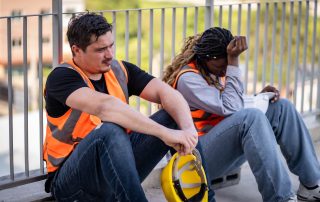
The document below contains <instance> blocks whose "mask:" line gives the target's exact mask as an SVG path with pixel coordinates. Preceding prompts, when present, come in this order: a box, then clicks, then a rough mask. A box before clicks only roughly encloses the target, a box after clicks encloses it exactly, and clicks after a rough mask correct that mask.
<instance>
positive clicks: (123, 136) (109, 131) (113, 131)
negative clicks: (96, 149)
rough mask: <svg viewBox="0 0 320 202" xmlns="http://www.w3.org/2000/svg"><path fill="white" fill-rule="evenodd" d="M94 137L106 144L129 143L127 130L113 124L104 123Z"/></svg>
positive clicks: (96, 130)
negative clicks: (110, 142)
mask: <svg viewBox="0 0 320 202" xmlns="http://www.w3.org/2000/svg"><path fill="white" fill-rule="evenodd" d="M94 136H95V137H94V138H95V139H101V140H103V141H104V142H109V141H112V142H118V141H129V137H128V134H127V132H126V130H125V129H124V128H122V127H121V126H119V125H117V124H115V123H111V122H104V123H102V125H101V126H100V127H99V128H97V129H95V131H94Z"/></svg>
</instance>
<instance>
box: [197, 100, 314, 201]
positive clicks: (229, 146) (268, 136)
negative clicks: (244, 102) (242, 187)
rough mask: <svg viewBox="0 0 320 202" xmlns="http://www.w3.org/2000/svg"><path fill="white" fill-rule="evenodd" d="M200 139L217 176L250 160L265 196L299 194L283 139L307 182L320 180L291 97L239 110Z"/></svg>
mask: <svg viewBox="0 0 320 202" xmlns="http://www.w3.org/2000/svg"><path fill="white" fill-rule="evenodd" d="M199 141H200V142H201V145H202V150H203V153H204V158H205V161H206V163H207V167H208V173H209V175H210V177H211V179H215V178H218V177H220V176H223V175H225V174H227V173H228V172H230V171H232V170H234V169H236V168H237V167H239V166H240V165H241V164H243V163H244V162H245V161H246V160H248V163H249V165H250V168H251V170H252V172H253V174H254V176H255V178H256V181H257V184H258V189H259V191H260V193H261V195H262V198H263V201H268V202H277V201H286V200H287V199H288V198H289V197H290V196H293V195H294V192H293V190H292V186H291V181H290V177H289V175H288V173H287V171H286V168H285V166H284V164H283V162H282V160H281V157H280V154H279V152H278V148H277V144H279V146H280V149H281V152H282V154H283V156H284V157H285V159H286V161H287V164H288V167H289V169H290V171H291V172H292V173H294V174H296V175H297V176H299V180H300V182H301V183H303V184H304V185H307V186H308V185H310V186H311V185H316V184H317V182H318V181H319V179H320V166H319V162H318V160H317V157H316V154H315V151H314V148H313V144H312V141H311V138H310V134H309V132H308V130H307V128H306V126H305V124H304V123H303V120H302V118H301V116H300V115H299V113H298V112H297V111H296V109H295V107H294V106H293V105H292V104H291V103H290V102H289V101H288V100H285V99H281V100H279V101H277V102H275V103H270V105H269V108H268V111H267V112H266V114H263V113H262V112H261V111H259V110H257V109H243V110H241V111H239V112H236V113H234V114H233V115H231V116H229V117H227V118H225V119H224V120H223V121H222V122H221V123H219V124H218V125H216V126H215V127H214V128H212V129H211V131H210V132H209V133H208V134H206V135H204V136H201V137H200V140H199Z"/></svg>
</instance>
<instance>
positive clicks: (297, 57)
mask: <svg viewBox="0 0 320 202" xmlns="http://www.w3.org/2000/svg"><path fill="white" fill-rule="evenodd" d="M301 10H302V2H301V1H299V11H298V24H297V35H296V40H297V44H296V56H295V57H296V58H295V70H294V93H293V104H294V105H295V106H296V104H297V91H298V68H299V57H300V52H299V51H300V32H301Z"/></svg>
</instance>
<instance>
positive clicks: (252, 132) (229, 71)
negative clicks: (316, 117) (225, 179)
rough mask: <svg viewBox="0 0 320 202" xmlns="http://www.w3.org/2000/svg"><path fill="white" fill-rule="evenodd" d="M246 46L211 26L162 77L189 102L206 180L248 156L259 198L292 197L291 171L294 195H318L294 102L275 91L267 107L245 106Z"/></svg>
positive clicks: (316, 172)
mask: <svg viewBox="0 0 320 202" xmlns="http://www.w3.org/2000/svg"><path fill="white" fill-rule="evenodd" d="M246 49H247V43H246V38H245V37H242V36H237V37H233V36H232V34H231V33H230V31H228V30H226V29H222V28H218V27H215V28H210V29H208V30H206V31H205V32H204V33H203V34H202V35H201V36H200V35H198V36H192V37H189V38H188V39H187V40H186V43H185V45H184V47H183V48H182V51H181V53H180V54H179V55H177V56H176V57H175V59H174V60H173V62H172V64H171V65H169V66H168V67H167V69H166V71H165V73H164V78H163V80H164V81H165V82H167V83H168V84H170V85H171V86H173V87H174V88H176V89H177V90H178V91H180V93H181V94H182V95H183V96H184V97H185V99H186V100H187V102H188V103H189V106H190V109H191V114H192V117H193V119H194V123H195V126H196V128H197V130H198V134H199V136H200V137H199V142H200V144H201V147H202V150H203V153H204V160H205V161H206V164H207V172H208V174H209V176H210V179H215V178H218V177H220V176H223V175H225V174H227V173H228V172H230V171H232V170H234V169H236V168H237V167H239V166H240V165H241V164H243V163H244V162H245V161H246V160H248V163H249V165H250V167H251V170H252V172H253V174H254V176H255V178H256V181H257V183H258V188H259V191H260V193H261V195H262V198H263V201H270V202H271V201H272V202H275V201H296V196H295V194H294V192H293V191H292V185H291V182H290V178H289V175H288V173H287V171H286V168H285V166H284V165H283V162H282V161H281V157H280V155H279V154H278V151H277V143H278V144H279V145H280V148H281V152H282V154H283V155H284V157H285V158H286V160H287V164H288V167H289V169H290V171H291V172H292V173H294V174H296V175H298V176H299V180H300V182H301V183H300V186H299V190H298V193H297V195H298V197H299V198H300V199H303V200H310V201H312V200H317V199H319V200H320V187H319V183H320V166H319V162H318V160H317V157H316V155H315V152H314V148H313V145H312V141H311V138H310V134H309V132H308V130H307V128H306V127H305V124H304V123H303V120H302V119H301V117H300V115H299V113H298V112H297V111H296V110H295V108H294V106H293V105H292V104H291V103H290V102H289V101H288V100H285V99H279V92H278V90H277V89H276V88H274V87H272V86H267V87H265V88H264V89H263V90H262V92H274V93H275V94H276V95H275V97H274V98H273V99H272V101H271V103H270V105H269V108H268V111H267V112H266V114H263V113H262V112H261V111H260V110H258V109H243V106H244V102H243V83H242V81H241V79H240V75H241V72H240V69H239V68H238V57H239V55H240V54H241V53H242V52H244V51H245V50H246Z"/></svg>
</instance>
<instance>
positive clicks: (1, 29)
mask: <svg viewBox="0 0 320 202" xmlns="http://www.w3.org/2000/svg"><path fill="white" fill-rule="evenodd" d="M52 1H54V0H32V1H24V0H0V17H3V16H16V17H14V18H11V41H10V42H9V43H10V44H11V50H12V71H13V75H14V76H13V88H14V101H15V104H14V108H15V109H16V110H18V111H20V110H21V109H22V105H23V104H22V103H23V95H22V96H21V94H22V93H23V71H24V64H23V55H24V54H23V45H24V43H25V42H24V40H23V24H24V17H19V16H21V15H35V16H28V17H26V18H25V19H27V20H26V21H25V22H26V24H27V26H26V28H27V29H26V30H27V31H26V32H27V40H26V43H27V66H28V89H29V108H31V109H32V108H35V106H34V105H36V100H37V99H38V98H37V93H36V92H37V91H38V89H37V88H35V86H37V85H36V84H37V83H38V58H39V56H38V55H39V52H38V50H39V49H38V47H39V41H40V43H42V48H43V55H42V59H43V67H51V63H52V15H43V16H42V39H39V16H38V15H39V14H50V13H52ZM8 2H10V3H8ZM84 10H85V1H84V0H63V12H64V13H72V12H79V11H84ZM70 17H71V15H63V30H64V33H63V49H64V51H63V52H64V53H69V52H70V51H68V49H69V44H68V42H67V39H66V37H65V31H66V28H67V25H68V21H69V18H70ZM7 27H8V22H7V19H6V18H3V19H0V50H7V49H8V37H7V36H8V34H10V33H8V29H7ZM67 58H68V56H67ZM7 70H8V51H0V91H1V92H3V93H1V95H2V96H1V95H0V105H1V103H2V104H3V102H6V100H7V94H6V91H7V90H6V88H7V87H6V86H7V83H8V81H7V72H8V71H7ZM0 108H3V109H7V107H0ZM3 113H5V112H1V110H0V115H1V114H3Z"/></svg>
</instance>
